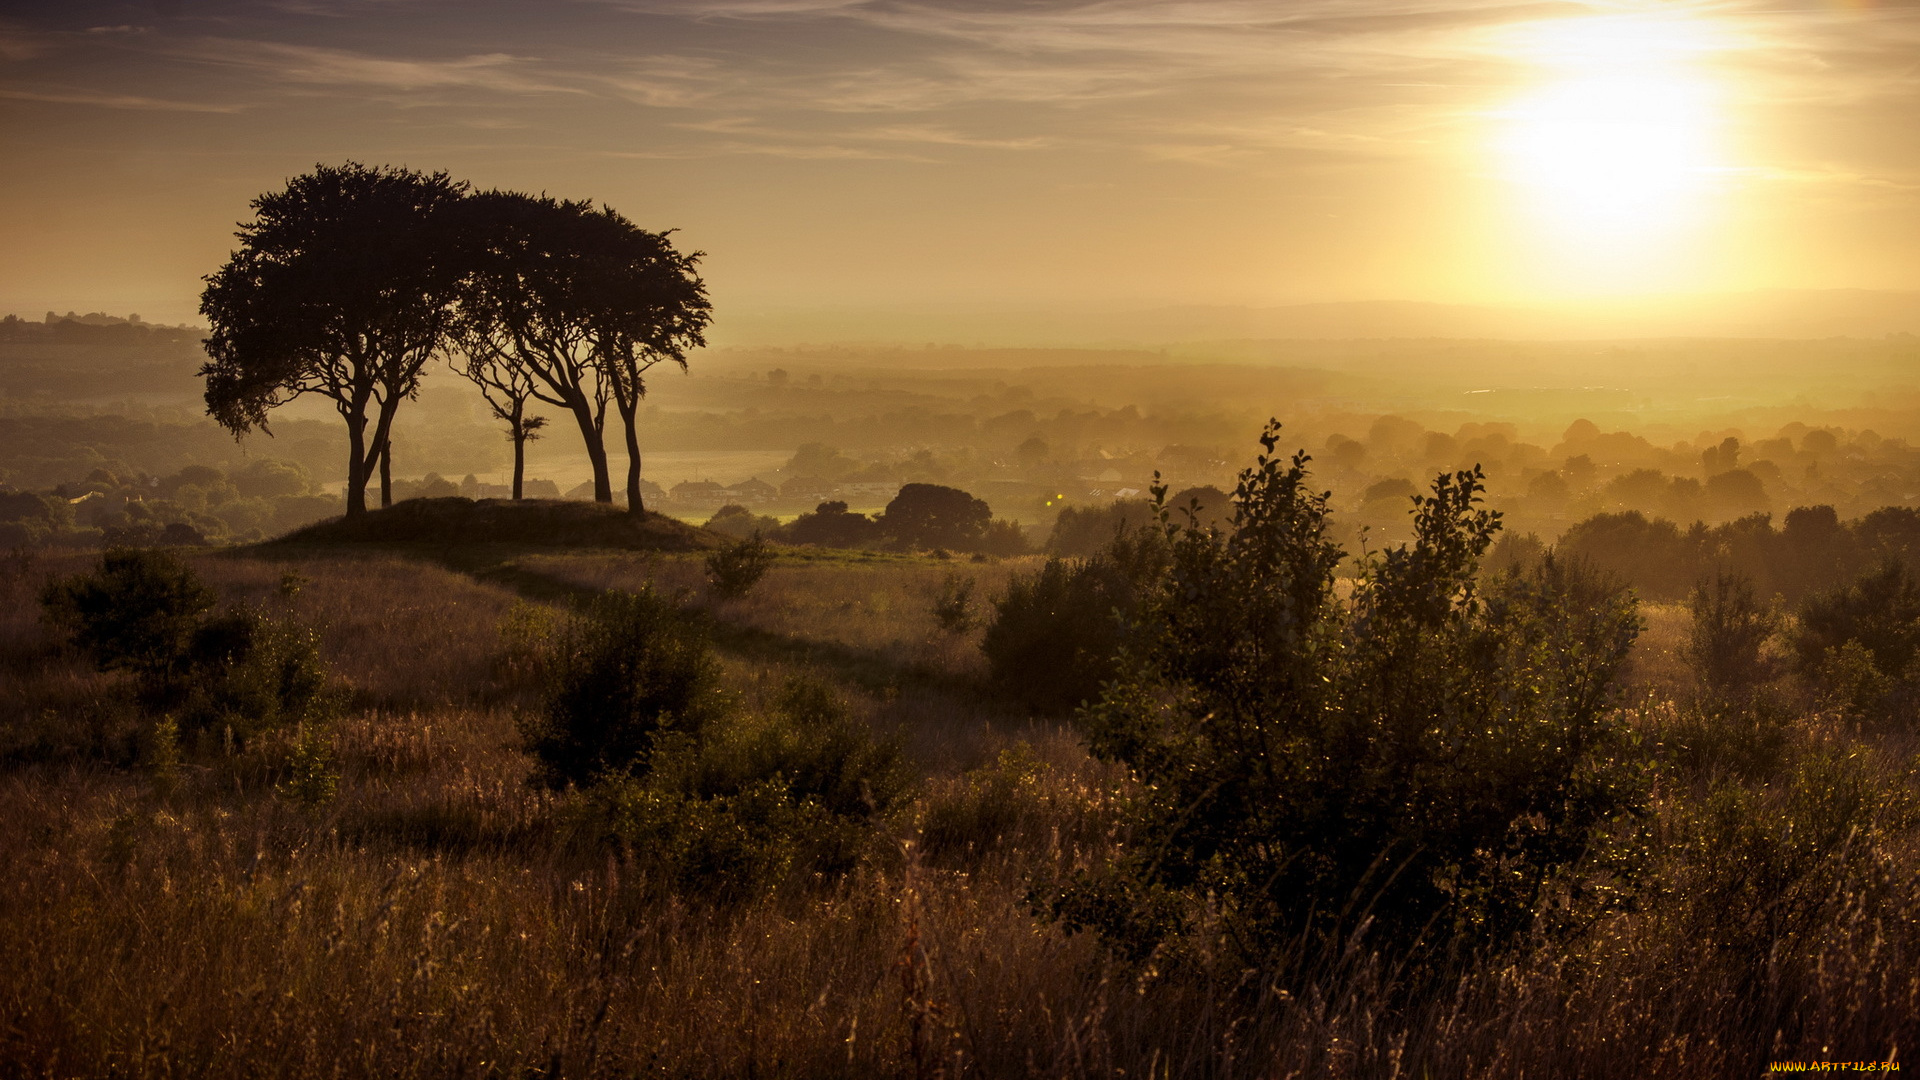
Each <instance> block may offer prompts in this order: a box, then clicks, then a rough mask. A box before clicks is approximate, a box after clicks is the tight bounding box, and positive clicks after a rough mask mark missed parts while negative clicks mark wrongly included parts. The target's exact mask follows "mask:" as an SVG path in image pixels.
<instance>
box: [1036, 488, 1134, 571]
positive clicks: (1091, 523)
mask: <svg viewBox="0 0 1920 1080" xmlns="http://www.w3.org/2000/svg"><path fill="white" fill-rule="evenodd" d="M1153 520H1154V518H1153V504H1152V503H1149V502H1148V501H1147V500H1145V499H1115V500H1113V502H1111V503H1108V504H1107V505H1105V506H1086V507H1075V506H1068V507H1064V508H1063V509H1061V511H1060V516H1059V517H1057V518H1055V519H1054V521H1053V532H1052V534H1051V535H1049V536H1048V537H1047V553H1048V554H1051V555H1065V556H1080V557H1082V558H1085V557H1087V556H1091V555H1097V554H1099V553H1100V550H1101V549H1102V548H1104V547H1106V546H1107V545H1108V544H1110V543H1112V542H1113V538H1114V537H1116V536H1119V535H1120V534H1121V533H1123V532H1128V531H1130V530H1135V529H1140V528H1144V527H1145V526H1147V525H1149V524H1151V523H1152V522H1153Z"/></svg>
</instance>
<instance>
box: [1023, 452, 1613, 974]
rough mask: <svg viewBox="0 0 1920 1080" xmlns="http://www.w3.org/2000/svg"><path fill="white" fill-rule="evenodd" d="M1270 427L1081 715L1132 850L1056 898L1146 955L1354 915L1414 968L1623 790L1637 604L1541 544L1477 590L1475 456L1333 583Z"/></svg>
mask: <svg viewBox="0 0 1920 1080" xmlns="http://www.w3.org/2000/svg"><path fill="white" fill-rule="evenodd" d="M1278 427H1279V426H1278V424H1277V423H1274V424H1270V425H1269V426H1268V428H1267V430H1266V432H1265V433H1264V434H1263V435H1262V437H1261V445H1262V447H1263V448H1264V450H1265V452H1264V453H1262V454H1261V455H1260V457H1259V459H1258V461H1257V463H1256V464H1255V466H1254V467H1253V468H1251V469H1248V470H1247V471H1245V472H1243V473H1242V474H1241V477H1240V483H1239V486H1238V488H1237V489H1236V491H1235V494H1234V500H1233V503H1234V506H1233V519H1232V524H1233V528H1232V530H1231V531H1230V532H1226V533H1222V532H1218V531H1215V530H1212V529H1195V528H1174V529H1173V530H1172V532H1173V538H1172V550H1171V559H1170V564H1169V565H1168V568H1167V570H1166V571H1165V573H1164V574H1163V575H1161V577H1160V579H1159V580H1158V581H1157V582H1156V585H1155V587H1154V588H1153V589H1152V590H1150V591H1149V592H1148V594H1147V596H1146V598H1145V600H1144V601H1143V603H1142V606H1141V611H1140V615H1139V617H1138V619H1137V623H1138V630H1137V631H1136V636H1135V637H1134V638H1133V640H1132V641H1131V642H1130V644H1129V647H1128V651H1127V652H1126V653H1125V654H1124V656H1123V659H1122V662H1121V664H1120V665H1119V667H1118V670H1117V673H1116V678H1115V680H1114V681H1113V682H1112V683H1111V684H1110V685H1109V686H1108V687H1107V689H1106V691H1105V693H1104V694H1103V695H1102V697H1101V699H1100V700H1099V701H1098V703H1096V704H1095V705H1093V706H1091V707H1089V708H1087V709H1085V710H1083V712H1082V713H1081V720H1080V722H1081V724H1082V726H1083V728H1084V730H1085V731H1086V733H1087V735H1088V739H1089V743H1090V747H1091V749H1092V750H1093V751H1094V753H1095V754H1096V755H1098V756H1100V757H1102V758H1106V759H1109V760H1113V761H1117V762H1120V763H1122V764H1124V765H1125V766H1126V767H1127V768H1128V769H1129V770H1130V771H1131V772H1132V773H1133V775H1134V776H1135V778H1136V779H1137V780H1138V781H1139V784H1140V787H1139V791H1140V795H1139V797H1138V799H1137V801H1136V803H1135V805H1134V809H1133V811H1132V814H1131V822H1130V827H1131V830H1132V839H1131V842H1130V844H1129V845H1128V847H1127V848H1126V849H1125V851H1124V852H1123V854H1122V855H1121V857H1120V858H1118V859H1117V860H1116V861H1115V862H1114V863H1112V864H1111V865H1109V866H1108V867H1107V868H1105V869H1103V870H1100V871H1095V872H1092V873H1088V874H1083V875H1081V876H1080V877H1079V878H1077V879H1076V880H1075V881H1074V882H1073V883H1072V884H1071V885H1070V886H1069V887H1068V888H1067V889H1065V890H1064V891H1063V892H1062V893H1060V894H1059V895H1057V897H1056V898H1055V899H1054V902H1053V910H1054V911H1055V912H1056V913H1057V914H1058V915H1060V916H1061V917H1063V918H1064V919H1065V920H1066V921H1067V922H1068V924H1069V925H1072V926H1079V927H1088V928H1092V929H1096V930H1098V931H1100V932H1101V933H1102V934H1103V936H1105V937H1106V939H1107V940H1108V941H1109V942H1111V943H1113V944H1114V945H1116V946H1117V947H1118V948H1119V949H1120V950H1121V951H1123V952H1126V953H1131V954H1134V955H1142V954H1145V953H1146V952H1148V951H1150V950H1152V949H1153V948H1154V947H1155V946H1156V945H1157V944H1158V943H1160V942H1161V941H1163V940H1165V939H1167V938H1168V937H1170V936H1172V935H1176V934H1178V933H1179V932H1180V931H1181V930H1183V929H1186V928H1191V927H1195V926H1197V925H1199V919H1200V916H1201V914H1202V913H1203V912H1204V913H1205V914H1206V917H1207V919H1208V921H1209V922H1211V923H1212V924H1214V925H1216V926H1217V927H1219V929H1220V932H1221V934H1222V935H1223V939H1224V940H1225V941H1226V942H1229V943H1231V945H1232V946H1233V947H1235V948H1237V949H1238V950H1240V951H1241V953H1242V954H1244V956H1245V957H1246V959H1247V960H1248V962H1251V963H1264V962H1268V961H1271V960H1272V959H1274V958H1275V957H1276V956H1277V955H1278V953H1279V952H1280V951H1281V950H1282V949H1283V948H1284V947H1286V946H1287V945H1288V944H1289V943H1294V944H1298V943H1303V942H1304V943H1318V944H1319V945H1321V946H1324V947H1334V946H1337V945H1341V944H1344V943H1347V942H1350V941H1352V940H1354V939H1355V938H1356V937H1358V936H1360V935H1365V936H1366V938H1367V939H1369V940H1370V941H1371V942H1372V943H1374V945H1376V946H1377V947H1385V948H1387V949H1389V950H1390V951H1391V952H1394V953H1397V954H1398V955H1399V956H1400V957H1402V958H1404V959H1407V960H1408V962H1409V963H1414V964H1416V965H1418V964H1422V963H1425V962H1427V961H1437V960H1439V959H1440V958H1442V957H1444V956H1446V955H1450V954H1455V953H1457V952H1459V951H1463V950H1466V951H1470V950H1472V949H1475V948H1478V947H1483V946H1491V945H1497V944H1499V943H1502V942H1504V941H1506V940H1509V939H1510V938H1511V936H1512V935H1513V934H1514V933H1515V932H1517V931H1518V930H1519V929H1520V928H1522V927H1524V926H1525V925H1526V924H1527V923H1528V921H1529V919H1530V917H1531V913H1532V911H1533V908H1534V902H1535V900H1536V897H1537V895H1538V894H1539V893H1540V891H1541V890H1542V888H1543V887H1544V886H1545V885H1546V884H1547V883H1548V882H1549V881H1551V880H1553V879H1554V878H1555V877H1556V876H1557V875H1560V874H1562V873H1563V872H1564V871H1565V870H1567V869H1568V868H1569V867H1570V866H1572V865H1573V864H1575V863H1576V862H1577V861H1579V860H1580V859H1581V858H1582V857H1583V856H1584V855H1585V854H1586V853H1587V852H1588V850H1589V847H1590V845H1591V844H1592V843H1593V841H1594V840H1595V838H1596V836H1597V835H1598V833H1599V831H1600V830H1601V829H1602V828H1604V827H1605V826H1606V825H1607V824H1608V823H1609V822H1611V821H1612V820H1613V819H1614V818H1615V817H1616V816H1617V815H1619V814H1621V813H1623V812H1625V811H1629V810H1630V809H1631V808H1632V807H1633V806H1634V805H1635V800H1636V799H1637V797H1638V794H1637V790H1636V787H1635V784H1636V777H1637V774H1634V773H1627V772H1625V771H1623V768H1622V767H1621V766H1618V765H1615V764H1614V762H1615V761H1616V760H1617V758H1616V755H1615V754H1614V753H1613V751H1614V750H1615V749H1616V741H1617V740H1618V739H1619V738H1621V732H1620V730H1619V728H1618V727H1617V726H1616V725H1617V721H1616V720H1615V719H1614V716H1613V710H1612V705H1613V695H1614V690H1615V686H1616V683H1617V680H1618V677H1619V675H1620V674H1621V671H1622V668H1623V665H1624V664H1625V661H1626V657H1627V652H1628V650H1629V648H1630V646H1631V644H1632V641H1633V639H1634V636H1635V635H1636V633H1637V631H1638V626H1639V624H1638V619H1637V616H1636V615H1635V613H1634V608H1633V602H1632V599H1631V597H1630V596H1627V595H1626V594H1624V593H1623V592H1621V591H1620V590H1618V589H1617V588H1614V587H1612V586H1610V585H1609V584H1607V583H1604V582H1602V581H1599V580H1597V579H1595V578H1593V577H1592V576H1590V575H1588V574H1586V573H1583V572H1579V571H1577V570H1575V569H1573V568H1570V567H1568V566H1567V565H1566V564H1564V563H1560V562H1554V561H1545V562H1543V563H1542V564H1541V565H1540V566H1539V567H1538V568H1537V569H1536V570H1533V571H1531V572H1528V573H1524V574H1520V575H1514V576H1507V577H1503V578H1500V579H1498V580H1496V581H1494V582H1493V583H1492V584H1491V585H1490V586H1487V587H1485V588H1484V589H1483V587H1482V584H1481V583H1480V581H1479V580H1478V578H1477V569H1478V563H1479V560H1480V558H1481V556H1482V555H1483V554H1484V553H1485V552H1486V550H1487V547H1488V545H1489V544H1490V542H1491V540H1492V537H1493V535H1494V533H1495V531H1496V530H1497V528H1498V525H1499V522H1498V515H1496V514H1493V513H1491V512H1488V511H1485V510H1481V509H1478V508H1477V503H1478V502H1479V499H1480V494H1481V490H1482V484H1481V476H1480V473H1479V471H1478V470H1477V469H1476V470H1473V471H1468V472H1460V473H1456V474H1453V475H1451V476H1448V475H1442V476H1441V477H1439V478H1438V479H1437V480H1436V481H1435V483H1434V486H1433V492H1432V494H1431V495H1430V496H1427V497H1424V498H1421V499H1420V500H1418V501H1417V503H1416V506H1415V523H1414V532H1415V540H1414V542H1413V544H1412V545H1411V546H1402V547H1397V548H1393V549H1389V550H1387V551H1385V552H1383V553H1379V554H1376V555H1371V556H1369V557H1367V558H1366V559H1365V560H1364V562H1363V564H1362V568H1361V575H1360V577H1359V579H1358V581H1357V582H1356V585H1355V588H1354V590H1353V593H1352V595H1351V597H1350V598H1349V599H1347V600H1345V601H1342V599H1341V598H1340V597H1339V594H1338V593H1336V591H1335V588H1334V573H1335V570H1336V568H1337V567H1338V566H1339V565H1340V564H1341V562H1342V560H1343V559H1345V558H1346V555H1345V553H1344V552H1342V551H1341V550H1340V548H1339V547H1338V546H1337V545H1335V544H1334V543H1332V542H1331V541H1330V540H1329V539H1328V535H1327V529H1328V511H1327V500H1328V496H1327V495H1326V494H1324V493H1316V492H1313V491H1311V490H1309V489H1308V487H1307V471H1306V464H1307V461H1308V458H1307V457H1306V455H1305V454H1304V453H1302V454H1297V455H1295V456H1294V457H1293V459H1292V461H1291V462H1290V463H1288V462H1284V461H1282V460H1280V459H1278V458H1276V457H1275V456H1274V455H1273V448H1274V446H1275V444H1276V443H1277V441H1278V438H1279V432H1278ZM1164 491H1165V488H1164V486H1158V485H1157V486H1156V489H1155V492H1156V499H1157V501H1160V502H1162V503H1164V498H1165V496H1164ZM1163 509H1164V506H1163Z"/></svg>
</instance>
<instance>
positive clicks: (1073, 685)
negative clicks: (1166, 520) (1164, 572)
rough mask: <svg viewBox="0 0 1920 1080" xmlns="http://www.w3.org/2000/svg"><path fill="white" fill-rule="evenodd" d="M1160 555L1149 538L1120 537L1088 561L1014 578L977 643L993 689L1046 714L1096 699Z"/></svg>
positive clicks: (1057, 562)
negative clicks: (995, 687) (984, 655)
mask: <svg viewBox="0 0 1920 1080" xmlns="http://www.w3.org/2000/svg"><path fill="white" fill-rule="evenodd" d="M1164 552H1165V545H1164V544H1162V543H1161V542H1160V541H1159V537H1158V536H1157V535H1156V534H1154V533H1150V532H1145V531H1140V532H1132V533H1123V534H1121V535H1120V536H1119V537H1117V538H1116V539H1115V540H1114V541H1113V542H1112V543H1111V544H1109V545H1108V546H1107V548H1106V549H1105V550H1104V551H1102V552H1101V553H1100V554H1098V555H1095V556H1094V557H1092V558H1089V559H1062V558H1058V557H1050V558H1048V559H1047V561H1046V563H1045V564H1043V565H1042V566H1041V567H1040V569H1039V571H1037V572H1036V573H1033V574H1030V575H1029V574H1017V575H1015V576H1014V577H1013V578H1012V580H1010V581H1008V582H1007V591H1006V593H1005V595H1003V596H1002V597H1001V598H1000V599H999V600H997V601H995V602H994V613H993V617H992V619H991V620H990V621H989V622H988V624H987V631H986V635H985V637H984V638H983V639H982V641H981V644H980V649H981V651H982V652H983V653H985V654H986V657H987V664H988V669H989V672H990V675H991V678H992V680H993V682H994V683H995V684H996V685H997V686H998V687H999V688H1000V689H1001V691H1002V692H1004V693H1007V694H1009V695H1011V696H1013V697H1015V698H1018V699H1019V700H1021V701H1024V702H1026V703H1027V704H1028V705H1029V706H1031V707H1032V708H1034V709H1036V710H1038V711H1041V712H1044V713H1049V714H1053V715H1061V714H1065V713H1067V712H1069V711H1071V710H1072V709H1073V708H1074V707H1075V706H1077V705H1079V704H1081V703H1082V702H1085V701H1091V700H1093V699H1095V698H1097V697H1098V696H1099V694H1100V687H1101V684H1103V683H1105V682H1106V681H1107V680H1109V679H1111V678H1112V677H1113V675H1114V658H1115V656H1116V654H1117V653H1118V652H1119V649H1120V646H1121V644H1122V643H1123V642H1124V641H1125V640H1126V635H1127V626H1128V623H1129V620H1130V619H1131V617H1132V615H1133V613H1134V610H1135V608H1136V607H1137V606H1138V605H1139V602H1140V593H1141V589H1142V587H1143V585H1144V584H1145V583H1146V582H1147V581H1149V580H1151V578H1152V577H1153V576H1154V575H1155V574H1156V573H1158V572H1159V569H1160V565H1161V562H1162V561H1163V559H1164V557H1165V555H1164Z"/></svg>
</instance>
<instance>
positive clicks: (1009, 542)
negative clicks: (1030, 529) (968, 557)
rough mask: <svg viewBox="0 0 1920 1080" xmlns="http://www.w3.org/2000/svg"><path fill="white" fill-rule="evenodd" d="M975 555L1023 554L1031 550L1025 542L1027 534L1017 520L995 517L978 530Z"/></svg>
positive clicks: (1030, 546)
mask: <svg viewBox="0 0 1920 1080" xmlns="http://www.w3.org/2000/svg"><path fill="white" fill-rule="evenodd" d="M973 550H974V553H975V554H977V555H1003V556H1005V555H1025V554H1026V553H1027V552H1029V551H1031V550H1033V548H1032V545H1030V544H1028V543H1027V534H1026V532H1025V531H1024V530H1022V529H1021V528H1020V523H1019V522H1017V521H1007V520H1005V519H1003V518H995V519H993V520H992V521H989V522H987V526H986V528H985V529H982V530H981V532H980V539H979V540H977V541H975V542H974V545H973Z"/></svg>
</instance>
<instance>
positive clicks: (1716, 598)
mask: <svg viewBox="0 0 1920 1080" xmlns="http://www.w3.org/2000/svg"><path fill="white" fill-rule="evenodd" d="M1687 607H1688V608H1689V609H1690V610H1691V611H1692V614H1693V629H1692V632H1691V633H1690V635H1689V637H1688V639H1687V662H1688V663H1689V664H1690V665H1691V666H1692V668H1693V670H1694V674H1696V675H1697V676H1698V677H1699V679H1700V681H1701V683H1702V684H1704V685H1705V686H1706V687H1707V688H1708V689H1709V690H1711V691H1714V692H1716V693H1730V692H1739V691H1744V690H1748V689H1750V688H1752V687H1753V686H1755V685H1757V684H1759V683H1762V682H1765V681H1766V680H1767V679H1768V677H1769V676H1770V675H1771V672H1770V671H1769V670H1768V668H1767V663H1766V660H1765V659H1764V658H1763V657H1762V656H1761V649H1762V648H1764V647H1765V646H1766V643H1767V641H1768V639H1770V638H1772V637H1773V635H1774V632H1775V631H1777V630H1778V629H1779V628H1780V617H1779V616H1778V615H1776V614H1775V613H1774V611H1773V609H1772V608H1770V607H1768V606H1766V605H1764V604H1762V603H1760V601H1759V600H1758V599H1756V598H1755V597H1754V593H1753V583H1752V582H1751V581H1748V580H1747V579H1746V578H1743V577H1740V576H1738V575H1734V574H1728V573H1724V572H1723V573H1719V574H1716V575H1714V579H1713V583H1712V584H1711V585H1709V584H1708V583H1706V582H1704V581H1703V582H1701V583H1700V584H1698V585H1696V586H1694V589H1693V592H1692V593H1691V594H1690V595H1689V596H1688V598H1687Z"/></svg>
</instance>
